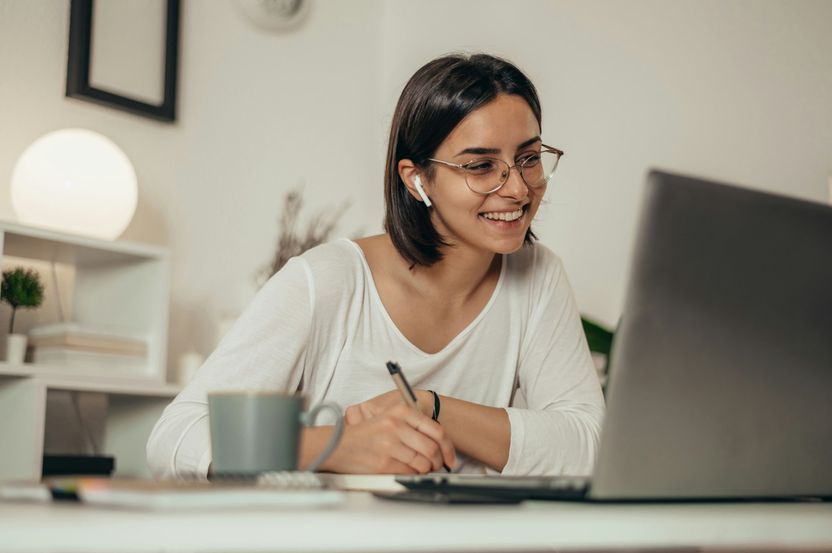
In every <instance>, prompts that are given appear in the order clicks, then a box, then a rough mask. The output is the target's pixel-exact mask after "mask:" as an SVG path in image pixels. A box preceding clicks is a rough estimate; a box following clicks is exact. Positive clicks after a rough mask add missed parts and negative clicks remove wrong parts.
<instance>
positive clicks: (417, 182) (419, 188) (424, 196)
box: [413, 175, 432, 207]
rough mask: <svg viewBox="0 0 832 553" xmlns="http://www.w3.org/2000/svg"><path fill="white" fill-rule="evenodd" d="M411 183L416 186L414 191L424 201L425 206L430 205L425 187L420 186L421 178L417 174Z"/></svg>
mask: <svg viewBox="0 0 832 553" xmlns="http://www.w3.org/2000/svg"><path fill="white" fill-rule="evenodd" d="M413 184H414V185H415V186H416V192H418V193H419V197H420V198H422V201H423V202H425V207H430V206H431V205H432V204H431V203H430V198H428V195H427V194H425V189H424V188H423V187H422V179H421V178H419V175H416V177H414V179H413Z"/></svg>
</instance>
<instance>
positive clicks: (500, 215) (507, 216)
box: [482, 209, 523, 221]
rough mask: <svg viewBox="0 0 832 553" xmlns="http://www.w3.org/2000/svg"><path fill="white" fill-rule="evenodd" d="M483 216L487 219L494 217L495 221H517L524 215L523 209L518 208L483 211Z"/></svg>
mask: <svg viewBox="0 0 832 553" xmlns="http://www.w3.org/2000/svg"><path fill="white" fill-rule="evenodd" d="M482 216H483V217H485V218H486V219H492V220H494V221H516V220H517V219H519V218H520V217H522V216H523V210H522V209H518V210H517V211H508V212H506V211H492V212H489V213H483V214H482Z"/></svg>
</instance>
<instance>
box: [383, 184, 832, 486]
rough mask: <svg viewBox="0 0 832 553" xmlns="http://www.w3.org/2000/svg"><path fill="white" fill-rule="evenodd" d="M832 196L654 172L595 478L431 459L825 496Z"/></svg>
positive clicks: (441, 482) (461, 480) (831, 409)
mask: <svg viewBox="0 0 832 553" xmlns="http://www.w3.org/2000/svg"><path fill="white" fill-rule="evenodd" d="M830 390H832V207H829V206H826V205H822V204H818V203H812V202H807V201H802V200H797V199H793V198H787V197H783V196H778V195H773V194H767V193H763V192H757V191H752V190H748V189H743V188H738V187H734V186H728V185H724V184H720V183H715V182H709V181H706V180H702V179H697V178H691V177H685V176H680V175H673V174H669V173H664V172H659V171H654V172H652V173H651V174H650V175H649V178H648V184H647V189H646V196H645V201H644V207H643V212H642V218H641V222H640V229H639V232H638V235H637V240H636V248H635V254H634V256H633V258H632V269H631V274H630V279H629V284H628V288H627V293H626V302H625V306H624V310H623V315H622V319H621V322H620V325H619V328H618V330H617V332H616V335H615V340H614V343H613V350H612V355H611V364H610V381H609V388H608V396H607V413H606V417H605V422H604V428H603V431H602V433H601V441H600V448H599V453H598V460H597V463H596V465H595V469H594V473H593V475H592V479H591V481H589V480H586V479H581V478H562V477H556V478H536V477H531V478H527V477H517V478H505V477H489V476H473V477H472V476H468V475H428V476H412V477H399V478H398V479H397V480H398V482H400V483H401V484H403V485H404V486H406V487H408V488H411V489H417V490H433V491H437V492H441V493H455V492H465V493H469V494H470V493H480V494H493V495H496V496H505V495H512V496H514V497H517V496H521V497H526V498H536V499H559V498H563V499H577V500H583V499H590V500H594V501H622V500H623V501H633V500H636V501H641V500H745V499H771V498H805V497H820V498H826V499H829V498H832V470H830V467H832V401H830V400H829V391H830Z"/></svg>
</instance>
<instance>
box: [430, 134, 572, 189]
mask: <svg viewBox="0 0 832 553" xmlns="http://www.w3.org/2000/svg"><path fill="white" fill-rule="evenodd" d="M543 152H550V153H553V154H557V156H558V160H557V161H556V162H555V170H557V168H558V163H560V158H562V157H563V150H559V149H557V148H553V147H552V146H547V145H546V144H541V147H540V152H539V153H543ZM484 159H490V160H494V161H499V162H500V163H502V164H503V165H505V166H506V167H508V171H507V172H506V178H505V180H503V182H501V183H500V184H498V185H497V186H495V187H494V188H492V189H491V190H489V191H488V192H480V191H478V190H474V189H473V188H471V185H470V184H469V182H468V166H470V165H471V164H473V163H480V162H482V160H484ZM426 161H431V162H433V163H439V164H441V165H445V166H447V167H453V168H454V169H459V170H461V171H462V173H463V175H464V176H465V186H467V187H468V190H470V191H471V192H473V193H474V194H480V195H482V196H487V195H489V194H493V193H494V192H496V191H497V190H499V189H500V188H502V187H503V186H505V184H506V183H507V182H508V179H509V177H510V176H511V170H512V169H514V168H517V172H518V173H520V179H521V180H522V181H523V184H525V185H526V186H527V187H529V188H542V186H533V185H531V184H529V183H528V182H526V178H525V177H524V176H523V171H522V169H523V164H522V163H515V164H514V165H509V164H508V163H506V162H505V161H504V160H502V159H500V158H497V157H488V156H485V157H478V158H477V159H472V160H471V161H468V162H466V163H453V162H450V161H444V160H442V159H435V158H432V157H429V158H428V159H427V160H426ZM518 166H519V167H518ZM555 170H553V171H552V175H550V176H549V178H548V179H546V184H549V181H550V180H551V179H552V176H553V175H554V174H555Z"/></svg>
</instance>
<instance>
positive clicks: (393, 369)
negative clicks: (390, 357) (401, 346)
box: [387, 361, 401, 374]
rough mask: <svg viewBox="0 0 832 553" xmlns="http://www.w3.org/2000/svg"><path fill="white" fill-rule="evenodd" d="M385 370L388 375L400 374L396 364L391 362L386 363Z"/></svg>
mask: <svg viewBox="0 0 832 553" xmlns="http://www.w3.org/2000/svg"><path fill="white" fill-rule="evenodd" d="M387 370H388V371H389V372H390V374H396V373H397V372H401V369H400V368H399V365H398V363H394V362H393V361H388V362H387Z"/></svg>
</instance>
